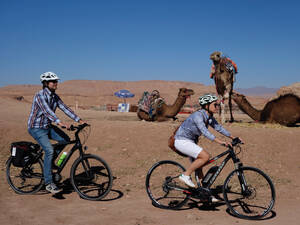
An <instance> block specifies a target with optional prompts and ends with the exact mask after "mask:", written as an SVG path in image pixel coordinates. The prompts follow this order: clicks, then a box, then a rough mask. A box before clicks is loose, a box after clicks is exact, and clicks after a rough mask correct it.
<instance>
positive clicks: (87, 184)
mask: <svg viewBox="0 0 300 225" xmlns="http://www.w3.org/2000/svg"><path fill="white" fill-rule="evenodd" d="M70 177H71V183H72V185H73V187H74V189H75V191H76V192H77V193H78V194H79V195H80V197H82V198H84V199H87V200H94V201H96V200H100V199H102V198H104V197H105V196H106V195H107V194H108V193H109V191H110V189H111V187H112V181H113V177H112V174H111V170H110V168H109V166H108V164H107V163H106V162H105V161H104V160H103V159H101V158H100V157H99V156H96V155H90V154H87V155H84V156H83V157H80V158H78V159H77V160H76V161H75V162H74V163H73V165H72V168H71V176H70Z"/></svg>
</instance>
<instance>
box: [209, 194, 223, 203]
mask: <svg viewBox="0 0 300 225" xmlns="http://www.w3.org/2000/svg"><path fill="white" fill-rule="evenodd" d="M210 200H211V202H212V203H217V202H220V201H221V200H220V199H217V198H216V197H215V196H211V199H210Z"/></svg>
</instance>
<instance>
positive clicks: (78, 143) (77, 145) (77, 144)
mask: <svg viewBox="0 0 300 225" xmlns="http://www.w3.org/2000/svg"><path fill="white" fill-rule="evenodd" d="M79 131H80V130H77V131H76V132H75V139H74V140H71V141H69V142H68V143H66V144H65V145H66V146H67V145H71V144H74V145H73V147H72V149H71V150H70V151H69V153H68V154H67V156H66V158H65V159H64V161H63V162H62V164H61V165H60V166H59V168H58V170H57V171H56V173H58V174H60V173H61V171H62V170H63V169H64V167H65V166H66V164H67V163H68V161H69V160H70V158H71V156H72V155H73V154H74V152H75V151H76V150H79V157H82V156H83V155H84V152H83V148H82V144H81V141H80V138H79ZM54 146H55V145H54ZM42 156H43V153H42V151H41V153H40V154H38V157H37V158H42Z"/></svg>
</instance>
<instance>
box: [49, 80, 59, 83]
mask: <svg viewBox="0 0 300 225" xmlns="http://www.w3.org/2000/svg"><path fill="white" fill-rule="evenodd" d="M49 82H52V83H57V82H58V80H49Z"/></svg>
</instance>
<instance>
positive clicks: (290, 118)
mask: <svg viewBox="0 0 300 225" xmlns="http://www.w3.org/2000/svg"><path fill="white" fill-rule="evenodd" d="M232 98H233V100H234V101H235V103H236V104H237V105H238V107H239V108H240V109H241V110H242V111H243V112H244V113H246V114H247V115H248V116H250V117H251V118H252V119H253V120H255V121H259V122H265V123H279V124H281V125H284V126H294V125H295V124H296V123H300V98H299V97H298V96H296V95H293V94H286V95H282V96H279V97H278V98H276V99H274V100H271V101H269V102H268V103H267V104H266V105H265V106H264V108H263V109H262V110H257V109H255V108H253V106H252V105H251V104H250V103H249V102H248V101H247V99H246V97H245V96H244V95H241V94H238V93H236V92H234V93H233V94H232Z"/></svg>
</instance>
